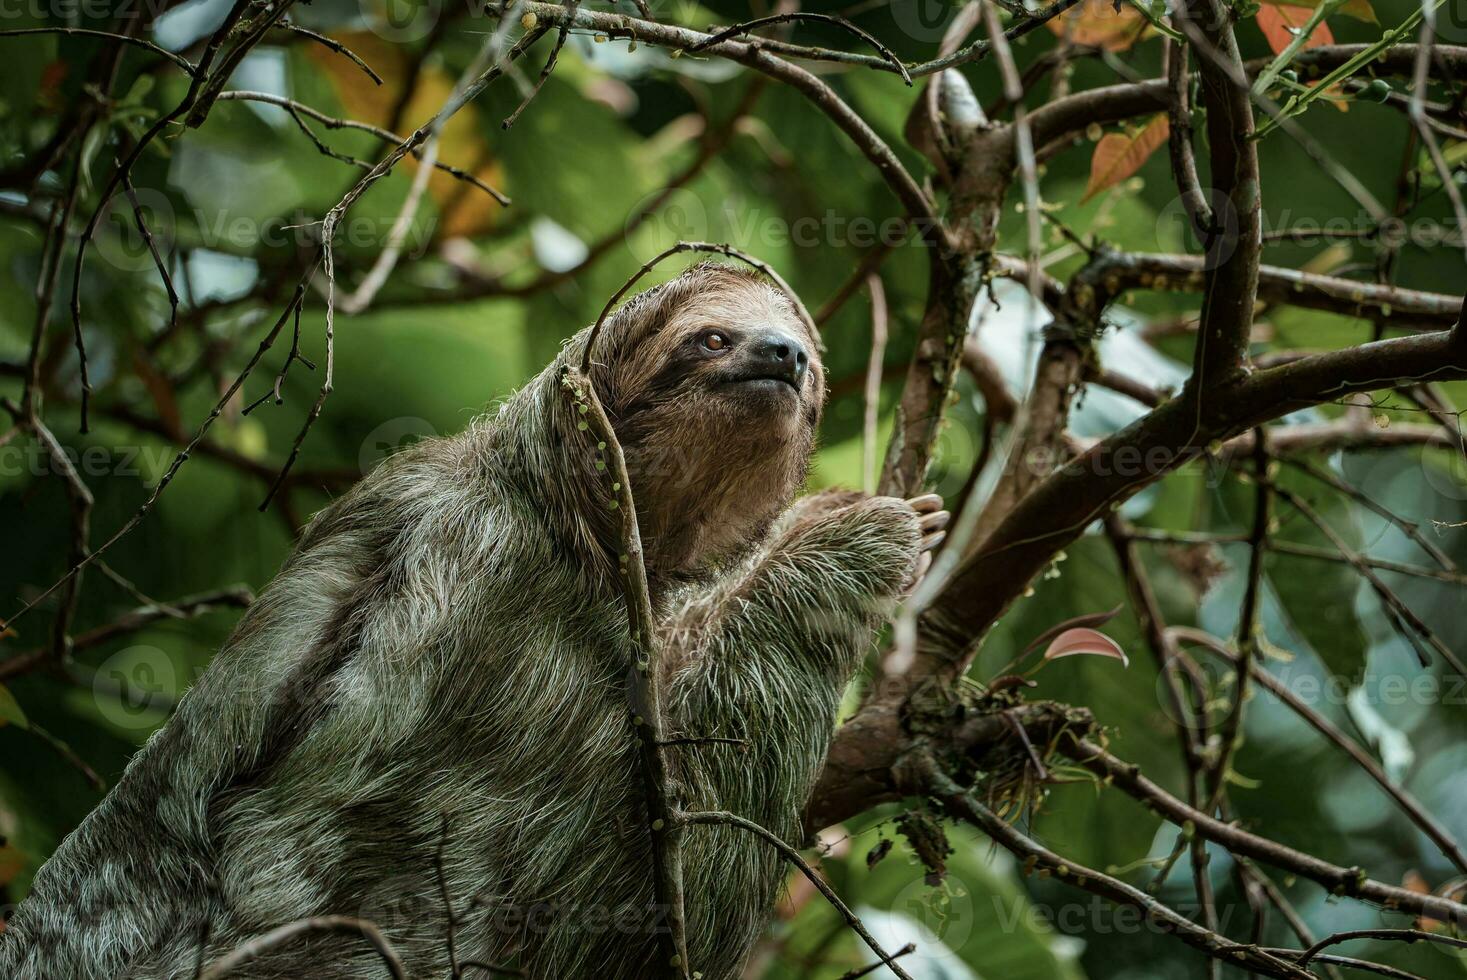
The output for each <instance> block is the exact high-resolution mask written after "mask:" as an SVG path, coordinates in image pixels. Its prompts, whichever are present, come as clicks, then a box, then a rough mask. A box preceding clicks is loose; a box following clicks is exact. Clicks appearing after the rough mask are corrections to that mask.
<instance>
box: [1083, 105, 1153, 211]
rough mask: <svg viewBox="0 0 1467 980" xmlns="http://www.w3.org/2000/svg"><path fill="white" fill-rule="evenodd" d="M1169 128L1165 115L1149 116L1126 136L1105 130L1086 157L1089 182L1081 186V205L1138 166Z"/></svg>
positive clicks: (1138, 167)
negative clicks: (1083, 186) (1090, 154)
mask: <svg viewBox="0 0 1467 980" xmlns="http://www.w3.org/2000/svg"><path fill="white" fill-rule="evenodd" d="M1170 132H1171V128H1170V126H1169V125H1168V123H1167V118H1166V115H1165V114H1162V115H1158V116H1153V117H1151V121H1150V122H1148V123H1147V124H1146V125H1145V126H1142V127H1141V128H1140V129H1138V130H1137V131H1136V132H1134V133H1131V134H1129V135H1127V134H1122V133H1107V134H1106V135H1105V136H1104V137H1102V138H1101V140H1100V142H1099V143H1096V144H1095V155H1094V156H1093V157H1091V158H1090V183H1089V184H1087V185H1086V186H1085V196H1084V197H1082V198H1081V199H1080V203H1081V204H1084V203H1085V202H1086V201H1088V200H1090V199H1091V198H1092V197H1094V196H1095V195H1096V194H1099V193H1100V192H1101V191H1103V190H1106V189H1107V188H1110V187H1114V186H1115V185H1117V184H1119V183H1120V182H1121V181H1123V180H1125V179H1126V178H1127V177H1130V176H1131V175H1132V174H1134V173H1135V172H1136V171H1138V170H1140V169H1141V165H1142V164H1143V163H1145V162H1146V161H1147V159H1149V158H1150V156H1151V154H1153V153H1155V152H1156V151H1157V149H1158V148H1159V147H1160V146H1161V145H1162V144H1164V143H1165V142H1166V138H1167V134H1168V133H1170Z"/></svg>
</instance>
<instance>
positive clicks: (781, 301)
mask: <svg viewBox="0 0 1467 980" xmlns="http://www.w3.org/2000/svg"><path fill="white" fill-rule="evenodd" d="M688 275H689V277H694V276H696V277H697V278H696V279H694V281H693V282H692V283H690V284H684V283H683V280H681V279H679V280H675V281H674V282H673V283H672V284H670V285H669V287H668V289H669V292H670V295H669V296H668V297H667V299H666V301H665V302H664V303H662V304H658V305H659V306H660V307H661V309H657V310H656V311H655V312H656V313H657V314H660V315H656V316H648V317H646V318H645V319H646V322H645V323H643V324H642V327H643V333H642V336H641V337H640V338H628V339H629V343H628V345H627V349H625V351H624V353H623V355H622V357H621V358H620V359H619V364H618V369H617V370H616V371H615V389H616V390H617V391H618V392H619V393H620V395H621V397H620V398H619V399H618V400H619V402H620V406H619V408H620V411H619V412H617V415H618V417H619V420H620V421H621V422H624V423H628V424H631V425H633V426H635V427H636V428H638V429H645V423H644V422H641V421H639V420H638V418H637V417H638V416H641V415H643V414H646V413H648V412H651V413H654V414H657V415H666V414H669V413H671V412H677V413H683V412H687V413H690V414H696V415H700V416H701V417H702V422H701V426H700V424H699V423H698V421H696V420H695V419H693V418H689V419H688V422H689V424H690V425H692V426H694V427H695V428H700V427H701V428H704V429H705V430H706V429H707V428H708V427H710V426H711V427H715V428H717V427H720V426H721V425H723V424H733V425H737V426H739V427H740V428H741V429H746V430H747V431H742V432H740V433H738V435H739V436H740V437H741V438H744V437H752V438H755V439H758V438H759V437H760V434H761V433H762V435H763V436H764V437H765V438H771V439H774V440H775V441H779V440H781V438H783V437H786V436H788V435H790V434H792V432H793V431H794V430H795V429H798V428H801V427H802V425H808V426H813V425H814V423H815V422H816V421H818V419H819V412H820V408H821V405H822V403H823V402H824V398H825V379H824V374H823V370H822V367H821V364H820V359H819V341H818V338H816V337H813V336H811V334H810V332H809V330H808V329H807V328H806V327H805V325H804V322H803V321H802V320H801V319H800V318H799V316H798V315H797V314H796V313H795V311H794V310H793V309H792V308H791V306H790V303H789V301H788V300H787V299H786V298H785V297H784V296H783V295H782V294H781V293H779V292H778V291H777V290H776V289H774V288H773V287H772V286H770V285H768V284H767V283H765V282H763V281H762V280H759V279H754V278H751V277H748V276H745V275H742V274H737V273H734V272H732V271H730V270H726V269H722V268H720V267H714V268H705V269H699V270H695V271H694V272H693V273H689V274H688ZM679 286H683V287H684V288H682V289H679V288H678V287H679ZM619 427H620V426H619ZM747 427H754V428H752V429H747Z"/></svg>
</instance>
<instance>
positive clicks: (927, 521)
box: [919, 510, 952, 534]
mask: <svg viewBox="0 0 1467 980" xmlns="http://www.w3.org/2000/svg"><path fill="white" fill-rule="evenodd" d="M919 513H920V511H919ZM950 520H952V515H951V514H949V513H948V512H947V511H945V510H940V511H938V512H937V513H935V514H927V515H926V516H924V517H923V518H922V521H921V526H922V533H923V534H931V533H932V532H933V531H941V530H942V529H943V528H945V527H947V525H948V521H950Z"/></svg>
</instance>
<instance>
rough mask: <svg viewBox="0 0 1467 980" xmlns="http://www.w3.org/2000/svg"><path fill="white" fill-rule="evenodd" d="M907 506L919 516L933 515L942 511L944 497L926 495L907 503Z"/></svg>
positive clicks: (933, 494)
mask: <svg viewBox="0 0 1467 980" xmlns="http://www.w3.org/2000/svg"><path fill="white" fill-rule="evenodd" d="M907 506H908V507H910V508H912V509H913V510H915V511H916V512H917V513H919V514H931V513H932V512H934V511H939V510H942V497H940V496H939V495H937V494H935V493H924V494H922V495H921V496H920V497H913V498H912V499H911V500H908V501H907Z"/></svg>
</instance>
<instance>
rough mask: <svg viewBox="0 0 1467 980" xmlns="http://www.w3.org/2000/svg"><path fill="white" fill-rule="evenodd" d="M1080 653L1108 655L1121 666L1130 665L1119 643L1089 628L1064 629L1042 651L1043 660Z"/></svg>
mask: <svg viewBox="0 0 1467 980" xmlns="http://www.w3.org/2000/svg"><path fill="white" fill-rule="evenodd" d="M1080 654H1088V655H1090V656H1093V657H1110V658H1112V659H1113V660H1119V661H1120V662H1121V665H1122V666H1123V667H1129V666H1131V659H1130V658H1129V657H1127V656H1126V651H1124V650H1122V649H1121V645H1120V644H1119V643H1117V642H1116V641H1115V640H1112V639H1111V638H1110V637H1108V636H1106V635H1105V634H1104V633H1098V632H1096V631H1095V630H1090V629H1073V630H1065V631H1064V632H1063V633H1061V634H1060V635H1059V636H1056V637H1055V638H1054V642H1053V643H1051V644H1050V645H1049V649H1047V650H1045V651H1044V659H1045V660H1058V659H1060V658H1061V657H1074V656H1078V655H1080Z"/></svg>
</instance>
